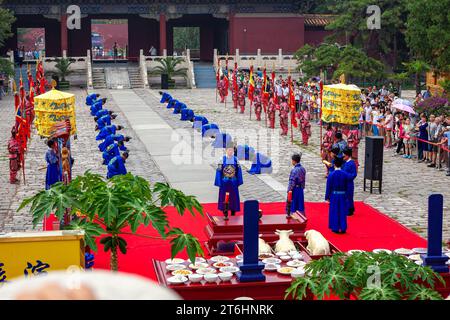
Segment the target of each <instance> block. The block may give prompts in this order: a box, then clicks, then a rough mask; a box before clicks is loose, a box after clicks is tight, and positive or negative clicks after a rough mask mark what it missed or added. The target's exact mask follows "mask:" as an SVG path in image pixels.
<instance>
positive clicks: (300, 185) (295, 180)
mask: <svg viewBox="0 0 450 320" xmlns="http://www.w3.org/2000/svg"><path fill="white" fill-rule="evenodd" d="M305 184H306V170H305V168H304V167H303V166H302V165H301V164H300V163H298V164H296V165H295V166H294V168H292V170H291V174H290V175H289V185H288V188H287V192H289V191H292V203H291V213H293V212H296V211H300V212H301V213H305V194H304V189H305Z"/></svg>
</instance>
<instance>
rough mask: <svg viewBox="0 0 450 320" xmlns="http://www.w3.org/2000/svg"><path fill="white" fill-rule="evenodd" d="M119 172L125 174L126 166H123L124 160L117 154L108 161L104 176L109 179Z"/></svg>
mask: <svg viewBox="0 0 450 320" xmlns="http://www.w3.org/2000/svg"><path fill="white" fill-rule="evenodd" d="M120 174H122V175H123V174H127V168H125V162H124V161H123V159H122V156H120V155H118V156H115V157H114V158H112V159H111V160H110V161H109V163H108V174H107V175H106V178H108V179H111V178H112V177H114V176H117V175H120Z"/></svg>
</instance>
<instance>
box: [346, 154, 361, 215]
mask: <svg viewBox="0 0 450 320" xmlns="http://www.w3.org/2000/svg"><path fill="white" fill-rule="evenodd" d="M342 171H344V172H345V173H347V175H348V178H349V182H348V215H349V216H352V215H353V214H354V213H355V203H354V201H353V197H354V194H355V179H356V177H357V176H358V171H357V170H356V163H355V161H354V160H353V159H352V149H350V148H346V149H345V150H344V165H343V166H342Z"/></svg>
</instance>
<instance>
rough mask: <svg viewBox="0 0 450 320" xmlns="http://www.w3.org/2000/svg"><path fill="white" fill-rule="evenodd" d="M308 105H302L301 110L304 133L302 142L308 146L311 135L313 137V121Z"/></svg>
mask: <svg viewBox="0 0 450 320" xmlns="http://www.w3.org/2000/svg"><path fill="white" fill-rule="evenodd" d="M310 118H311V116H310V114H309V111H308V107H307V106H306V105H305V106H302V110H301V111H300V112H299V120H300V130H301V133H302V144H303V145H305V146H307V145H308V140H309V137H311V123H310Z"/></svg>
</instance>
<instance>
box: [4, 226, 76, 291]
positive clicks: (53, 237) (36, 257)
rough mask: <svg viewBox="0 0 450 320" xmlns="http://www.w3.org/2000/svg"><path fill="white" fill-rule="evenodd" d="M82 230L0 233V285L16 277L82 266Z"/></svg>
mask: <svg viewBox="0 0 450 320" xmlns="http://www.w3.org/2000/svg"><path fill="white" fill-rule="evenodd" d="M84 247H85V244H84V231H44V232H31V233H29V232H17V233H16V232H13V233H7V234H4V235H0V286H1V284H2V283H5V282H9V281H11V280H13V279H14V278H19V277H26V278H30V277H35V276H39V275H45V274H46V273H47V272H49V271H56V270H67V269H69V268H71V267H72V268H73V267H76V268H80V267H81V268H84V263H85V260H84V259H85V258H84Z"/></svg>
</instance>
